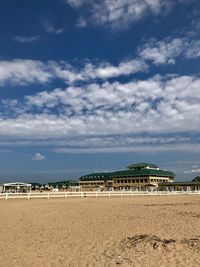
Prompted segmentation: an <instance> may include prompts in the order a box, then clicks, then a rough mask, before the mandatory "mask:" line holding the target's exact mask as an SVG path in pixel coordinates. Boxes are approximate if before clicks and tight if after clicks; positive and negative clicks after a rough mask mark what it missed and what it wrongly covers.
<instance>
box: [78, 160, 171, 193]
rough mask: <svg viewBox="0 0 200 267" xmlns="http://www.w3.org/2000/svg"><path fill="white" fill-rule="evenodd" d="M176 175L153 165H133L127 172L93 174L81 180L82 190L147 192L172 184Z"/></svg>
mask: <svg viewBox="0 0 200 267" xmlns="http://www.w3.org/2000/svg"><path fill="white" fill-rule="evenodd" d="M174 177H175V174H174V173H173V172H171V171H165V170H160V169H159V167H158V166H156V165H155V164H151V163H138V164H131V165H129V166H128V167H127V169H126V170H122V171H115V172H109V173H92V174H89V175H85V176H82V177H81V178H80V182H79V183H80V186H81V187H82V190H147V189H149V188H156V187H158V184H159V183H172V182H173V181H174Z"/></svg>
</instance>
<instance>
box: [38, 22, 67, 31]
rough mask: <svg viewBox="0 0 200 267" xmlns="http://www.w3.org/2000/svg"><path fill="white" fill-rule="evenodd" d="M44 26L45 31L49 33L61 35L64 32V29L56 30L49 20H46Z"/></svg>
mask: <svg viewBox="0 0 200 267" xmlns="http://www.w3.org/2000/svg"><path fill="white" fill-rule="evenodd" d="M42 25H43V28H44V30H45V31H46V32H48V33H54V34H60V33H62V32H63V31H64V29H63V28H56V27H55V26H54V25H53V23H51V22H50V21H47V20H44V21H43V24H42Z"/></svg>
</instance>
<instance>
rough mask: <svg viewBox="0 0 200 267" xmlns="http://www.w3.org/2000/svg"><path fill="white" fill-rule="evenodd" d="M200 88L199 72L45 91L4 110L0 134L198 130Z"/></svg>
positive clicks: (30, 135)
mask: <svg viewBox="0 0 200 267" xmlns="http://www.w3.org/2000/svg"><path fill="white" fill-rule="evenodd" d="M199 88H200V78H198V77H195V76H194V77H193V76H191V77H190V76H180V77H173V76H172V77H160V76H154V77H152V78H150V79H148V80H145V81H143V80H135V81H132V82H128V83H119V82H114V83H109V82H105V83H103V84H102V85H99V84H96V83H94V84H89V85H85V86H81V87H75V86H70V87H68V88H66V89H65V90H62V89H59V88H57V89H55V90H53V91H51V92H47V91H43V92H41V93H38V94H36V95H33V96H27V97H26V98H25V103H23V104H22V105H21V104H20V103H19V105H18V106H17V109H19V108H20V105H21V108H22V110H24V113H21V114H19V111H17V112H18V113H17V114H19V115H16V116H12V118H10V117H5V115H4V116H2V118H1V120H0V135H6V136H18V137H20V136H21V137H27V138H33V139H34V138H49V137H51V138H53V137H55V138H60V137H70V136H82V135H85V136H88V135H89V136H91V135H100V136H101V135H118V134H120V135H123V134H138V133H141V132H147V133H160V134H162V133H178V132H187V131H188V125H190V128H189V129H190V131H194V132H199V131H200V123H199V122H200V119H199V118H200V110H199V102H200V94H199ZM7 105H8V104H7ZM33 107H34V110H35V112H34V113H31V110H32V108H33ZM14 109H15V106H14V108H13V110H14ZM55 110H56V113H55ZM13 112H14V111H13Z"/></svg>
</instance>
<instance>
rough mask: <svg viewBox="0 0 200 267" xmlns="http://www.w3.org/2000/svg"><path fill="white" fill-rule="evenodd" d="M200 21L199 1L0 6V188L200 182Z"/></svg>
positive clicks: (8, 2)
mask: <svg viewBox="0 0 200 267" xmlns="http://www.w3.org/2000/svg"><path fill="white" fill-rule="evenodd" d="M199 18H200V2H199V1H198V0H173V1H172V0H145V1H141V0H101V1H91V0H48V1H47V0H43V1H41V0H40V1H39V0H34V1H33V0H29V1H27V0H20V1H14V0H2V1H0V101H1V104H0V182H3V181H12V180H16V179H17V180H21V181H40V182H47V181H55V180H61V179H68V178H79V177H80V176H81V175H84V174H87V173H91V172H95V171H112V170H118V169H124V168H125V167H126V166H127V165H129V164H130V163H134V162H152V163H155V164H157V165H159V166H160V167H161V168H162V169H168V170H172V171H174V172H175V173H176V175H177V177H176V179H177V180H189V179H191V178H193V177H195V176H197V175H200V135H199V133H200V109H199V104H200V19H199Z"/></svg>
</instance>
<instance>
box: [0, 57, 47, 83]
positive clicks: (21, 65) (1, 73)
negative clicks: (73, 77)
mask: <svg viewBox="0 0 200 267" xmlns="http://www.w3.org/2000/svg"><path fill="white" fill-rule="evenodd" d="M51 78H52V73H50V71H49V70H48V66H46V65H45V64H44V63H42V62H41V61H37V60H35V61H34V60H21V59H14V60H11V61H0V85H4V84H5V83H6V82H9V83H11V84H18V85H19V84H20V85H23V84H28V83H46V82H48V81H49V80H50V79H51Z"/></svg>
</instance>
